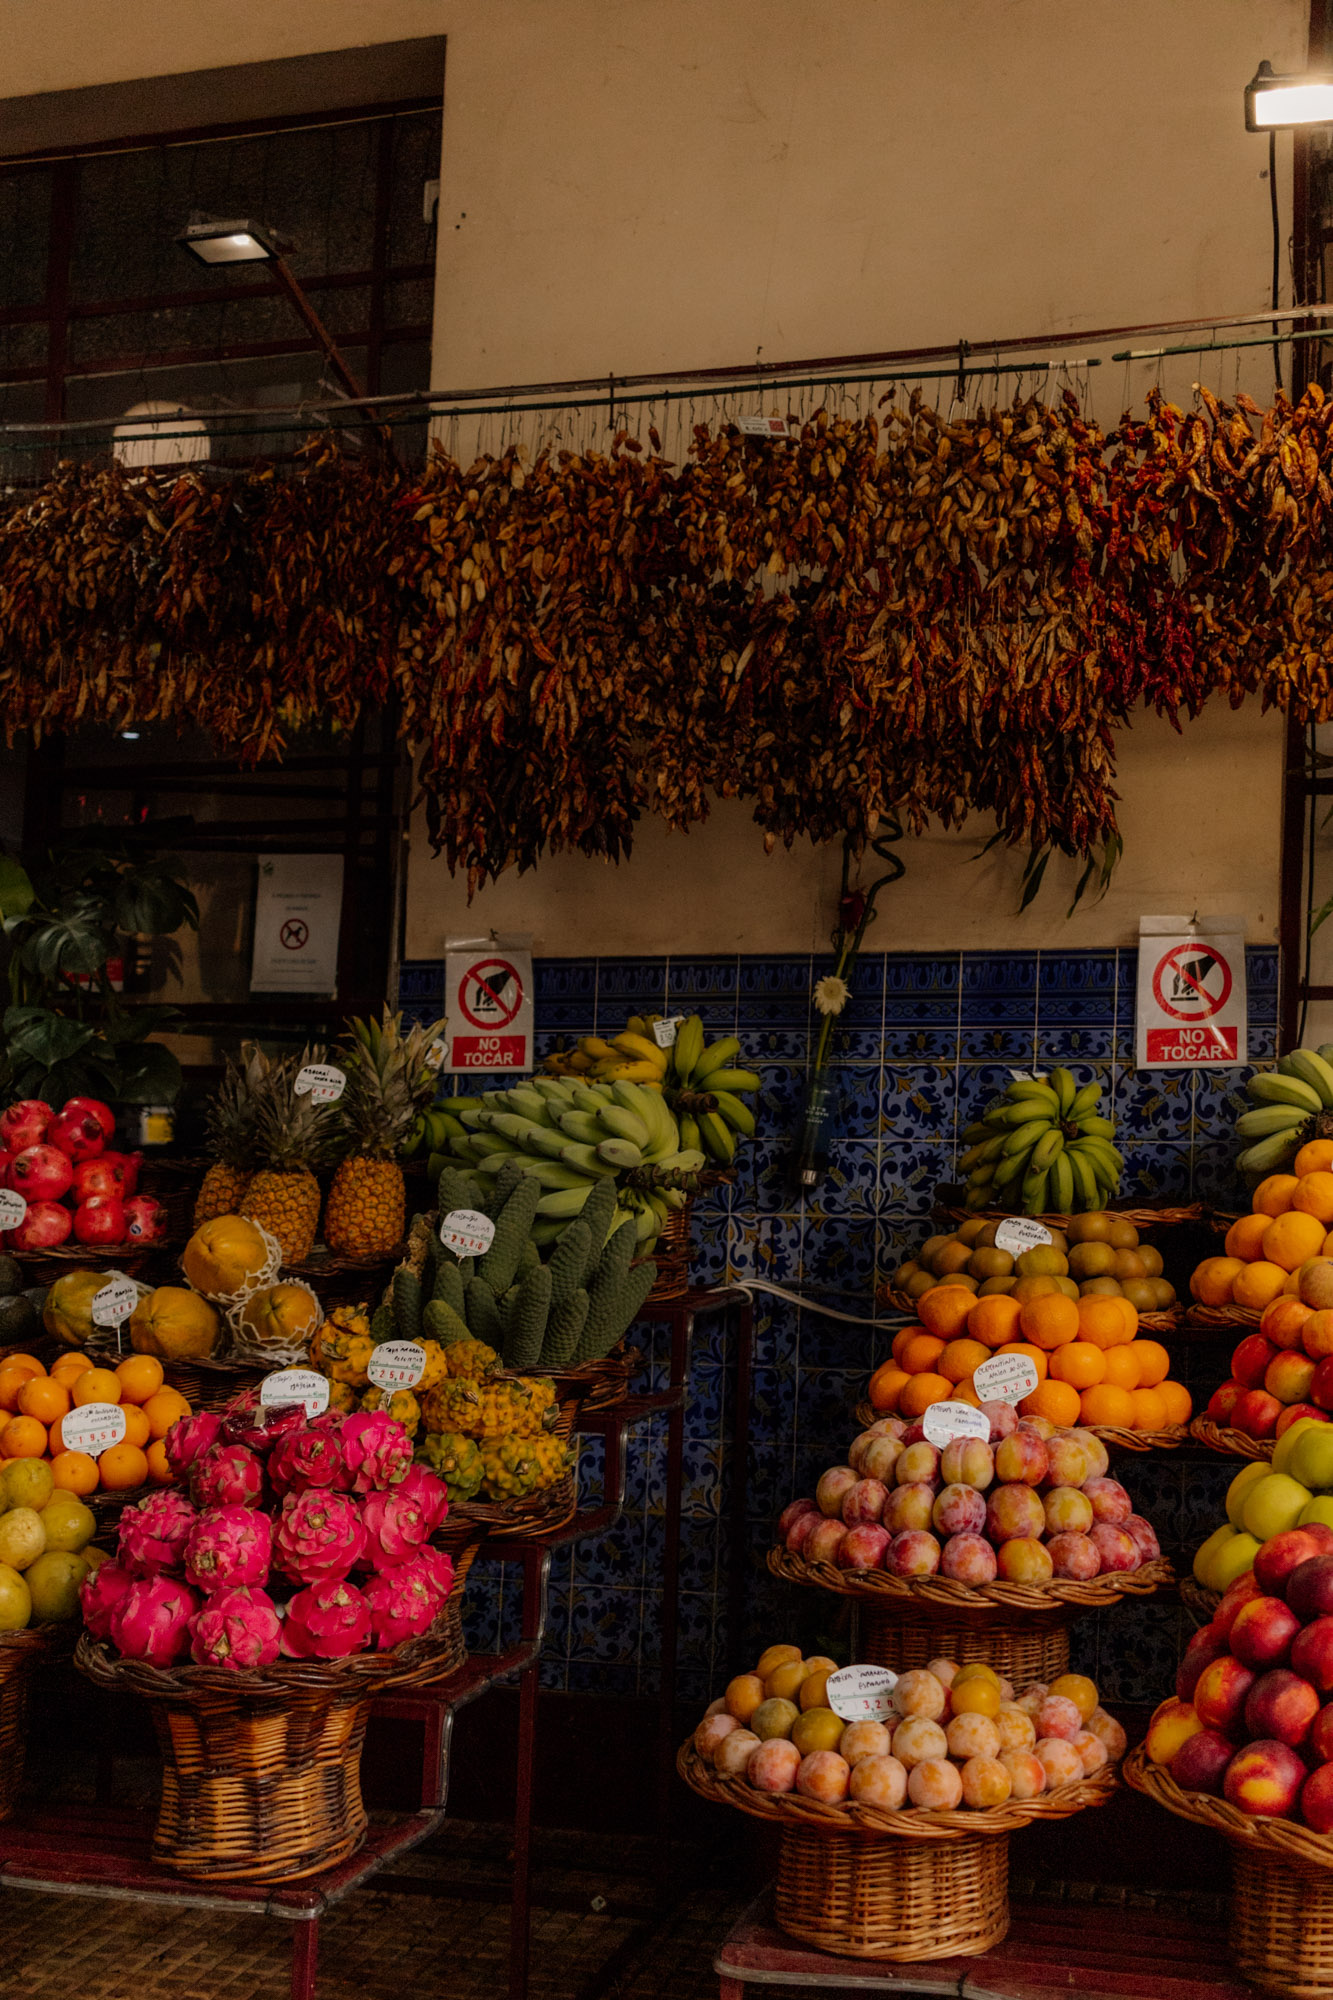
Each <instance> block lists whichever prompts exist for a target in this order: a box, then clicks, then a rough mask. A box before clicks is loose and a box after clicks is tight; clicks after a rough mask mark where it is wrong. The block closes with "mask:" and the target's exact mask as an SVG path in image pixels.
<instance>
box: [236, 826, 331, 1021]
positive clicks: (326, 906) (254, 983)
mask: <svg viewBox="0 0 1333 2000" xmlns="http://www.w3.org/2000/svg"><path fill="white" fill-rule="evenodd" d="M342 901H343V858H342V856H341V854H275V855H272V856H270V857H269V858H268V859H266V860H264V861H261V862H260V864H259V887H258V889H257V890H256V892H255V938H254V949H253V952H252V954H251V959H250V991H251V992H252V993H318V994H322V995H323V996H324V997H325V998H331V997H332V996H333V995H334V994H336V993H337V990H338V933H339V930H340V928H341V924H342Z"/></svg>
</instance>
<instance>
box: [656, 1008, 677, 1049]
mask: <svg viewBox="0 0 1333 2000" xmlns="http://www.w3.org/2000/svg"><path fill="white" fill-rule="evenodd" d="M684 1019H685V1016H684V1015H683V1014H670V1015H668V1016H667V1018H666V1020H665V1021H654V1022H653V1040H654V1041H655V1042H656V1043H657V1046H658V1048H659V1049H670V1048H674V1047H675V1045H676V1034H677V1031H678V1030H679V1028H680V1025H681V1022H682V1021H683V1020H684Z"/></svg>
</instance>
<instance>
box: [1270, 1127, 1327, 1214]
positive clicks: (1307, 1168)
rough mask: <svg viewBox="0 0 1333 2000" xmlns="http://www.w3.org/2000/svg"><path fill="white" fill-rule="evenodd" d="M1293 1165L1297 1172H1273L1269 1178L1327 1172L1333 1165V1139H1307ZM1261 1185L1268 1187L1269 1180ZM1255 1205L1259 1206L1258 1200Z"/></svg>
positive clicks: (1299, 1176)
mask: <svg viewBox="0 0 1333 2000" xmlns="http://www.w3.org/2000/svg"><path fill="white" fill-rule="evenodd" d="M1292 1165H1293V1166H1294V1168H1295V1173H1292V1174H1272V1175H1270V1176H1269V1179H1271V1180H1284V1181H1286V1180H1296V1179H1299V1178H1301V1177H1303V1176H1304V1175H1305V1174H1326V1173H1327V1172H1328V1171H1329V1169H1330V1168H1331V1167H1333V1139H1307V1140H1306V1142H1305V1144H1304V1145H1303V1146H1302V1147H1301V1150H1300V1152H1299V1153H1297V1155H1296V1158H1295V1159H1294V1160H1293V1162H1292ZM1259 1186H1260V1187H1267V1186H1268V1181H1260V1183H1259ZM1255 1192H1256V1193H1257V1192H1258V1189H1256V1190H1255ZM1254 1206H1255V1207H1256V1208H1258V1206H1259V1204H1258V1202H1257V1201H1256V1202H1255V1204H1254Z"/></svg>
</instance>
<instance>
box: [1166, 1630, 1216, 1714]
mask: <svg viewBox="0 0 1333 2000" xmlns="http://www.w3.org/2000/svg"><path fill="white" fill-rule="evenodd" d="M1226 1650H1227V1642H1226V1640H1225V1639H1224V1638H1223V1636H1222V1634H1221V1633H1220V1632H1218V1631H1216V1630H1215V1629H1214V1628H1213V1626H1211V1625H1205V1626H1204V1627H1203V1630H1202V1631H1200V1632H1196V1633H1195V1634H1194V1636H1193V1637H1192V1638H1191V1640H1190V1642H1189V1644H1188V1646H1186V1648H1185V1653H1184V1657H1183V1658H1182V1660H1181V1662H1180V1665H1179V1666H1178V1667H1177V1668H1176V1694H1177V1695H1178V1696H1179V1698H1180V1700H1181V1701H1193V1699H1194V1690H1195V1687H1196V1686H1197V1684H1198V1679H1199V1675H1200V1674H1201V1673H1202V1672H1203V1670H1204V1668H1205V1667H1206V1666H1209V1665H1211V1663H1212V1662H1213V1661H1214V1660H1217V1659H1220V1658H1221V1657H1222V1655H1223V1653H1225V1652H1226Z"/></svg>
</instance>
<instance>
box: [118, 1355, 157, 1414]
mask: <svg viewBox="0 0 1333 2000" xmlns="http://www.w3.org/2000/svg"><path fill="white" fill-rule="evenodd" d="M116 1374H117V1375H118V1376H119V1377H120V1400H121V1402H122V1403H146V1402H147V1401H148V1398H149V1397H150V1396H155V1395H156V1394H157V1392H158V1390H159V1389H160V1388H161V1387H162V1384H163V1382H164V1380H165V1379H166V1378H165V1377H164V1375H163V1373H162V1363H161V1362H160V1361H159V1360H157V1358H156V1357H155V1356H154V1355H152V1354H131V1355H130V1356H129V1357H128V1359H126V1360H124V1361H122V1362H120V1363H119V1365H118V1366H117V1368H116Z"/></svg>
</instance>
